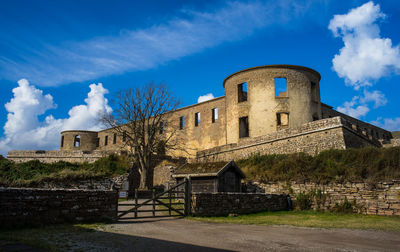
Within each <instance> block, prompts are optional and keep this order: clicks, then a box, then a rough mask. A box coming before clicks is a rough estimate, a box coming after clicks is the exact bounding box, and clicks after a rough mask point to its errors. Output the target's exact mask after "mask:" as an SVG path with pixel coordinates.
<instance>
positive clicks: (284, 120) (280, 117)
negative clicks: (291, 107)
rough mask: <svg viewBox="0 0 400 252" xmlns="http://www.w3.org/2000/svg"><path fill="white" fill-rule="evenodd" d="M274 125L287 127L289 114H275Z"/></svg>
mask: <svg viewBox="0 0 400 252" xmlns="http://www.w3.org/2000/svg"><path fill="white" fill-rule="evenodd" d="M276 124H277V125H278V126H288V125H289V113H277V114H276Z"/></svg>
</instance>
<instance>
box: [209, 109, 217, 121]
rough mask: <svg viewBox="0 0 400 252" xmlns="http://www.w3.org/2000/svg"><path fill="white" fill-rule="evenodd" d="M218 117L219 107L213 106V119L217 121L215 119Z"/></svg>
mask: <svg viewBox="0 0 400 252" xmlns="http://www.w3.org/2000/svg"><path fill="white" fill-rule="evenodd" d="M217 119H218V108H213V109H212V110H211V121H212V122H213V123H215V120H217Z"/></svg>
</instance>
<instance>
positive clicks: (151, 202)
mask: <svg viewBox="0 0 400 252" xmlns="http://www.w3.org/2000/svg"><path fill="white" fill-rule="evenodd" d="M190 184H191V183H190V180H189V179H185V181H184V182H181V183H179V184H177V185H175V186H173V187H172V188H170V189H168V190H167V191H164V192H162V193H159V194H156V193H155V191H154V190H153V192H152V196H151V198H150V199H142V198H139V193H138V191H137V190H135V196H134V199H133V200H131V201H125V202H121V203H119V204H118V218H119V219H122V220H123V219H125V220H126V219H137V218H155V217H156V218H159V217H170V216H187V215H189V214H190V209H191V202H190V201H191V188H190V187H191V185H190ZM126 207H132V208H129V209H128V210H126V209H121V208H126Z"/></svg>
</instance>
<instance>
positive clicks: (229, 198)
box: [191, 193, 289, 216]
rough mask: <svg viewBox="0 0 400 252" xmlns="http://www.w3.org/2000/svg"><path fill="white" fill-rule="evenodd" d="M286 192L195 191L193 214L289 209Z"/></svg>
mask: <svg viewBox="0 0 400 252" xmlns="http://www.w3.org/2000/svg"><path fill="white" fill-rule="evenodd" d="M288 209H289V203H288V198H287V195H286V194H280V195H277V194H262V193H194V194H192V209H191V210H192V214H193V215H195V216H225V215H228V214H231V213H232V214H248V213H257V212H262V211H281V210H288Z"/></svg>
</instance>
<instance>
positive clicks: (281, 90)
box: [275, 78, 288, 97]
mask: <svg viewBox="0 0 400 252" xmlns="http://www.w3.org/2000/svg"><path fill="white" fill-rule="evenodd" d="M275 96H276V97H288V91H287V80H286V78H275Z"/></svg>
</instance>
